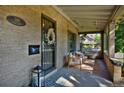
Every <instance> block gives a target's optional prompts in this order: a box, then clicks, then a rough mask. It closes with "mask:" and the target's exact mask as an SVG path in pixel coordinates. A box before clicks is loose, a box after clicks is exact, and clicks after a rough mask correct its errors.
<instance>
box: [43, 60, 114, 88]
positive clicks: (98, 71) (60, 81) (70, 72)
mask: <svg viewBox="0 0 124 93" xmlns="http://www.w3.org/2000/svg"><path fill="white" fill-rule="evenodd" d="M78 68H79V66H78V65H76V66H71V67H69V68H61V69H59V70H58V71H57V72H56V73H54V74H53V75H52V76H50V77H48V78H47V79H45V82H43V81H42V85H44V84H45V87H112V86H113V83H112V82H111V80H110V78H109V74H108V72H107V69H106V67H105V64H103V61H101V60H97V61H94V60H87V61H86V62H85V63H83V64H82V66H81V68H82V69H81V70H80V69H78Z"/></svg>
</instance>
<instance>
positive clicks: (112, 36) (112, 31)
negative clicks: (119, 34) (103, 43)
mask: <svg viewBox="0 0 124 93" xmlns="http://www.w3.org/2000/svg"><path fill="white" fill-rule="evenodd" d="M108 42H109V57H110V58H111V57H114V54H115V22H114V21H112V22H111V23H110V24H109V41H108Z"/></svg>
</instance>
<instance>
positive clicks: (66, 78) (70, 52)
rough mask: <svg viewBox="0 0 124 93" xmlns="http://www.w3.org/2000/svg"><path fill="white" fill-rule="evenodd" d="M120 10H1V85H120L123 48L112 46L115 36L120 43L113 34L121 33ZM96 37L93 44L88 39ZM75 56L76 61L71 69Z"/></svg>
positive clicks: (113, 7) (122, 8) (111, 7)
mask: <svg viewBox="0 0 124 93" xmlns="http://www.w3.org/2000/svg"><path fill="white" fill-rule="evenodd" d="M123 11H124V6H116V5H106V6H100V5H99V6H98V5H96V6H93V5H91V6H83V5H70V6H68V5H63V6H59V5H58V6H51V5H45V6H42V5H41V6H40V5H37V6H31V5H30V6H26V5H23V6H0V86H5V87H6V86H11V87H20V86H21V87H22V86H25V87H26V86H34V87H35V86H42V87H111V86H112V87H114V86H124V85H123V80H124V77H123V72H124V71H123V62H121V61H118V60H117V59H118V58H121V60H122V61H123V59H124V54H123V53H124V50H123V49H122V47H123V44H122V45H121V44H120V46H121V47H119V48H117V43H116V42H119V40H120V39H118V40H117V38H115V36H116V37H120V38H121V42H123V39H122V38H123V37H122V36H121V35H118V34H117V33H116V32H118V31H121V32H122V30H123V29H122V27H123V24H124V23H123V17H124V16H123V15H124V12H123ZM117 27H120V29H122V30H120V29H118V28H117ZM97 33H98V34H100V41H99V42H97V43H96V41H95V39H94V35H90V36H87V34H97ZM82 36H84V37H83V38H89V39H88V40H89V41H88V42H85V41H83V39H82ZM92 36H93V37H92ZM91 41H93V42H92V43H91ZM84 42H85V44H86V47H84ZM89 44H92V45H93V46H92V47H89ZM98 45H99V46H98ZM87 47H88V49H89V50H88V49H86V48H87ZM85 50H87V51H85ZM94 50H95V52H94ZM115 50H117V51H115ZM91 51H92V52H91ZM76 53H80V54H81V55H79V56H78V59H80V62H77V63H75V64H74V65H70V62H72V58H73V57H74V58H76V57H75V56H76V55H77V54H76ZM117 53H119V54H117ZM96 54H98V55H97V56H96ZM118 55H119V56H118ZM85 57H86V58H85ZM66 63H67V65H66V66H65V64H66ZM68 63H69V64H68ZM34 70H35V71H36V73H35V74H34V73H33V71H34ZM35 71H34V72H35ZM33 75H34V76H35V75H37V76H35V77H34V76H33ZM37 77H38V79H37V80H35V79H36V78H37ZM32 82H33V84H35V83H37V84H36V85H33V84H32ZM34 82H35V83H34ZM38 82H39V83H38ZM119 83H122V84H121V85H120V84H119Z"/></svg>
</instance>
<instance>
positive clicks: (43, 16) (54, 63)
mask: <svg viewBox="0 0 124 93" xmlns="http://www.w3.org/2000/svg"><path fill="white" fill-rule="evenodd" d="M43 19H46V20H49V21H51V22H52V23H54V29H55V54H54V61H55V62H53V67H50V68H48V69H46V70H49V69H51V68H56V62H57V31H56V21H55V20H54V19H52V18H51V17H49V16H47V15H46V14H44V13H41V39H42V30H43ZM42 55H43V53H42V40H41V66H42V65H43V62H42Z"/></svg>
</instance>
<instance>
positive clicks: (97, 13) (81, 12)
mask: <svg viewBox="0 0 124 93" xmlns="http://www.w3.org/2000/svg"><path fill="white" fill-rule="evenodd" d="M57 7H58V8H60V9H61V10H62V11H63V12H64V13H65V14H66V15H67V16H68V17H70V19H71V20H72V21H73V22H75V23H76V24H77V25H78V26H79V27H80V32H98V31H102V30H104V27H105V25H106V24H107V22H108V21H109V18H110V17H111V15H112V13H113V11H114V9H115V6H113V5H101V6H98V5H90V6H89V5H60V6H57Z"/></svg>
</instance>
